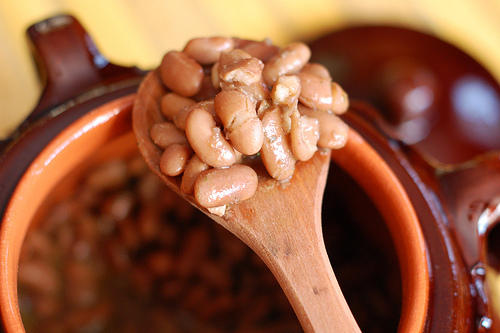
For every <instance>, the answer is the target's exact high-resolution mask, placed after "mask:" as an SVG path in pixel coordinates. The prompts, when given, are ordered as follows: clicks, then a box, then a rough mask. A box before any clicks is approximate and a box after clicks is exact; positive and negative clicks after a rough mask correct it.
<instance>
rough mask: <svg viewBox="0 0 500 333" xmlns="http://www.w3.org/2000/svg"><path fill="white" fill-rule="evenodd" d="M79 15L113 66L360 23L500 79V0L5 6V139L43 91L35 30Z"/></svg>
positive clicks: (89, 0)
mask: <svg viewBox="0 0 500 333" xmlns="http://www.w3.org/2000/svg"><path fill="white" fill-rule="evenodd" d="M60 13H68V14H72V15H74V16H76V17H77V18H78V19H79V20H80V22H81V23H82V24H83V25H84V27H85V28H86V29H87V31H88V32H89V33H90V34H91V36H92V37H93V38H94V41H95V42H96V44H97V46H98V47H99V49H100V51H101V52H102V53H103V54H104V55H105V56H106V57H107V58H108V59H110V60H111V61H112V62H114V63H116V64H120V65H127V66H131V65H136V66H138V67H140V68H142V69H149V68H152V67H154V66H156V65H157V64H158V62H159V61H160V59H161V56H162V55H163V53H164V52H166V51H167V50H170V49H179V48H182V47H183V45H184V43H185V42H186V41H187V40H188V39H190V38H192V37H198V36H211V35H231V36H239V37H246V38H254V39H262V38H264V37H270V38H271V39H272V40H273V41H274V42H275V43H277V44H278V45H283V44H285V43H287V42H289V41H292V40H305V41H307V40H310V39H312V38H316V37H319V36H321V35H322V34H325V33H326V32H328V31H331V30H333V29H336V28H339V27H343V26H346V25H350V24H358V23H384V24H393V25H403V26H407V27H412V28H415V29H418V30H423V31H426V32H429V33H432V34H435V35H437V36H439V37H441V38H443V39H445V40H447V41H449V42H451V43H453V44H455V45H458V46H459V47H461V48H462V49H465V50H466V51H467V52H468V53H469V54H471V55H472V56H474V57H475V58H477V59H478V60H479V61H480V62H482V63H483V64H485V65H486V66H487V67H488V68H489V69H490V70H491V71H492V72H493V74H494V76H496V77H497V78H500V20H499V17H500V0H307V1H299V0H206V1H203V0H0V63H1V65H0V137H2V136H4V135H6V134H7V133H8V132H9V131H11V130H12V129H13V128H14V127H15V126H17V124H18V123H19V122H20V121H21V120H22V119H23V118H24V117H25V116H26V115H27V114H28V113H29V111H30V110H31V109H32V108H33V107H34V105H35V103H36V101H37V99H38V96H39V94H40V91H41V87H40V84H39V83H38V80H37V76H36V73H35V69H34V65H33V63H32V61H31V58H30V54H29V51H28V48H27V44H26V40H25V31H26V29H27V28H28V26H29V25H31V24H33V23H36V22H37V21H40V20H43V19H45V18H47V17H50V16H53V15H56V14H60Z"/></svg>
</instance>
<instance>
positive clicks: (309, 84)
mask: <svg viewBox="0 0 500 333" xmlns="http://www.w3.org/2000/svg"><path fill="white" fill-rule="evenodd" d="M299 77H300V83H301V84H302V91H301V92H300V97H299V99H300V102H301V103H302V104H304V105H305V106H308V107H310V108H312V109H317V110H323V111H327V110H331V109H332V103H333V97H332V80H331V79H325V78H322V77H320V76H317V75H314V74H311V73H307V72H305V73H304V72H302V73H299Z"/></svg>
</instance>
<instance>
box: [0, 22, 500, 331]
mask: <svg viewBox="0 0 500 333" xmlns="http://www.w3.org/2000/svg"><path fill="white" fill-rule="evenodd" d="M29 36H30V39H31V41H32V43H33V46H34V50H35V55H36V57H37V58H38V59H39V64H40V73H41V77H42V78H43V79H44V81H45V83H46V89H45V91H44V93H43V95H42V98H41V100H40V103H39V105H38V106H37V107H36V109H35V110H34V111H33V113H32V114H31V115H30V116H29V117H28V119H27V120H26V121H25V122H24V123H23V124H22V125H21V126H20V128H19V130H18V131H17V132H16V133H15V134H14V135H13V136H12V137H11V138H9V139H8V140H7V141H5V142H3V143H2V148H1V149H2V151H1V153H2V155H1V157H0V188H1V191H0V211H1V212H2V215H1V216H2V222H1V226H0V266H1V270H0V272H1V273H0V285H1V286H2V289H1V290H0V307H1V308H0V313H1V316H2V324H3V328H4V330H5V331H6V332H22V331H23V330H24V328H23V322H22V319H21V314H20V311H19V302H18V298H17V296H18V295H17V268H18V265H19V256H20V251H21V246H22V243H23V241H24V238H25V236H26V233H27V230H28V229H29V227H30V224H31V222H32V221H33V219H34V217H35V215H36V214H37V212H38V211H39V210H40V208H41V206H42V205H43V203H44V202H45V200H46V198H47V196H51V195H53V189H54V188H56V187H57V185H58V184H59V183H60V181H61V180H63V179H65V177H66V176H67V175H70V174H71V173H72V172H73V171H74V170H76V169H78V168H79V166H80V165H81V164H82V163H83V162H85V161H88V160H90V159H91V158H92V157H93V156H96V155H99V152H101V154H102V152H103V151H105V152H106V154H108V152H109V151H110V150H112V151H113V152H112V153H110V154H112V155H116V156H125V155H128V154H134V153H135V152H136V149H137V148H136V147H135V141H134V136H133V133H132V126H131V108H132V105H133V101H134V97H135V95H134V94H135V91H136V89H137V87H138V85H139V83H140V82H141V80H142V79H143V75H144V73H143V72H142V71H140V70H137V69H135V68H124V67H120V66H116V65H113V64H110V63H108V62H107V61H106V59H104V58H103V57H102V55H100V54H99V52H97V51H96V48H95V46H94V45H92V44H89V42H88V41H89V40H90V39H89V38H88V35H87V34H86V33H85V31H84V30H83V28H82V27H81V26H80V25H79V24H78V22H77V21H76V20H75V19H74V18H72V17H70V16H59V17H55V18H51V19H49V20H47V21H44V22H41V23H38V24H36V25H34V26H33V27H31V28H30V29H29ZM68 40H71V41H73V42H72V43H68V42H67V41H68ZM74 41H78V43H76V42H74ZM312 45H313V48H314V45H318V44H312ZM54 52H56V54H57V55H58V57H54ZM327 52H328V50H327ZM61 57H62V59H63V60H64V61H59V59H61ZM345 120H346V122H348V123H349V125H350V126H351V128H352V129H353V133H354V135H353V136H352V138H351V139H352V140H350V141H349V145H348V146H347V147H346V149H344V150H340V151H338V152H336V153H335V154H333V155H334V157H333V160H332V166H331V173H330V176H329V177H330V178H332V179H333V180H332V181H331V182H329V183H328V184H327V190H326V195H325V201H324V203H323V206H324V207H325V208H324V214H325V217H326V218H324V219H323V220H324V234H325V239H326V240H327V247H328V243H331V244H333V245H331V252H330V250H329V254H333V253H334V252H333V251H334V250H333V248H334V247H335V243H337V244H340V243H341V242H340V241H339V239H338V238H335V230H337V228H338V226H337V224H336V223H335V222H331V221H330V219H329V218H328V217H329V216H330V215H329V214H332V215H335V214H338V213H339V211H340V212H341V213H342V214H343V215H342V214H341V215H342V216H343V217H344V218H345V219H346V220H349V221H354V222H356V223H354V224H356V225H357V226H358V231H356V232H357V233H359V234H362V235H364V236H363V237H361V238H358V239H361V241H362V242H365V241H366V242H372V243H373V244H377V245H378V248H379V249H382V250H381V253H385V254H386V255H387V258H389V259H388V260H387V264H388V265H387V266H384V267H382V266H380V269H381V270H395V271H396V272H397V273H396V279H395V280H394V281H396V282H395V283H394V284H391V288H392V289H394V290H393V292H392V294H396V295H397V298H398V299H399V302H398V309H397V313H395V314H394V316H395V317H396V319H395V322H396V323H395V324H394V325H393V326H392V327H393V328H394V330H395V329H396V328H397V327H399V330H400V331H401V332H415V331H422V332H455V331H460V332H472V331H481V330H482V331H485V330H487V326H488V325H489V326H490V327H491V330H493V329H494V327H495V323H496V317H495V316H494V311H493V309H492V306H491V303H490V300H491V299H492V298H491V297H490V296H491V291H490V290H489V289H487V288H484V287H485V286H486V284H485V283H484V281H485V280H484V277H485V275H484V272H485V269H487V267H486V263H487V262H490V263H491V262H492V260H493V259H492V260H490V261H488V260H486V257H485V256H487V255H488V253H489V254H490V256H491V257H492V258H495V257H494V255H493V254H494V253H495V252H494V246H492V245H489V246H488V244H491V243H492V242H491V241H488V239H487V238H488V236H487V235H490V234H492V235H493V234H494V233H493V232H491V230H493V228H494V224H495V222H496V219H498V210H495V209H496V206H495V204H497V205H498V201H494V200H493V199H495V198H497V197H495V196H498V191H495V190H496V189H497V188H498V186H492V184H498V183H499V177H498V174H499V173H498V169H499V167H498V162H497V160H498V156H497V155H494V156H493V157H489V158H482V159H480V160H478V161H476V162H470V163H468V164H464V165H460V167H456V168H448V169H445V168H441V169H437V168H436V167H435V166H434V165H431V164H430V163H428V161H427V160H425V159H424V158H422V157H421V155H420V154H419V153H417V152H416V151H415V150H414V149H413V148H412V147H411V146H408V145H406V144H404V143H402V142H401V141H400V140H398V139H397V138H395V137H393V136H392V132H391V134H389V133H388V131H386V130H384V126H385V124H387V123H388V121H387V120H385V119H383V118H382V117H381V116H380V113H378V112H377V111H375V109H373V108H372V107H370V106H368V105H367V104H365V103H361V102H353V105H352V107H351V110H350V111H349V112H348V113H347V115H346V116H345ZM381 124H382V125H381ZM96 163H99V161H96ZM485 172H486V173H487V177H488V179H489V180H490V181H489V182H484V181H482V178H483V175H484V174H485ZM337 175H340V176H337ZM335 179H337V180H335ZM338 179H340V180H338ZM329 189H330V190H329ZM342 189H345V192H344V191H343V190H342ZM470 193H474V194H477V195H475V196H472V195H471V194H470ZM471 198H473V199H474V200H473V201H471ZM339 203H340V204H339ZM472 204H474V205H472ZM334 206H335V207H338V206H342V207H341V208H339V209H340V210H338V209H337V210H336V209H333V208H331V207H334ZM344 206H345V207H344ZM346 207H351V209H350V210H349V209H347V208H346ZM360 207H361V208H363V209H361V208H360ZM495 214H497V215H495ZM463 219H466V220H465V222H460V221H463ZM332 220H334V219H333V218H332ZM476 220H480V221H481V222H482V224H481V225H480V228H478V227H477V226H478V224H477V223H473V222H475V221H476ZM471 221H472V222H471ZM349 230H351V229H349ZM353 230H354V229H353ZM360 230H361V231H360ZM471 230H472V231H471ZM349 232H353V233H354V231H349ZM466 236H470V237H469V238H467V239H466ZM476 236H477V237H476ZM470 239H471V240H470ZM328 240H330V241H328ZM340 251H342V249H341V250H340ZM347 251H350V250H346V252H347ZM331 262H332V265H333V268H334V271H335V272H336V274H337V275H338V278H339V281H340V283H341V286H345V288H346V291H345V294H346V295H347V289H348V288H349V282H350V281H352V280H355V279H353V275H349V274H345V275H344V276H345V277H344V278H342V274H343V273H342V272H341V269H340V268H341V267H342V264H343V263H341V262H336V261H335V257H334V256H333V255H332V258H331ZM344 265H345V263H344ZM355 266H356V265H355ZM351 267H352V265H351ZM360 267H361V265H360ZM337 268H339V271H337V270H336V269H337ZM350 272H352V270H351V271H350ZM350 274H352V273H350ZM354 274H355V275H356V274H357V275H362V274H364V273H363V270H360V271H359V272H358V273H354ZM343 279H344V282H343ZM343 283H344V284H343ZM351 289H352V286H351ZM383 297H386V296H382V298H383ZM346 298H348V302H350V305H351V308H352V310H353V312H354V313H355V315H356V310H355V309H356V299H352V300H350V299H349V297H347V296H346ZM358 302H359V300H358ZM394 316H393V317H394ZM359 318H360V321H362V318H361V317H359ZM366 331H369V329H368V328H367V330H366Z"/></svg>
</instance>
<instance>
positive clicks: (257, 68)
mask: <svg viewBox="0 0 500 333" xmlns="http://www.w3.org/2000/svg"><path fill="white" fill-rule="evenodd" d="M263 69H264V63H263V62H262V61H260V60H259V59H257V58H245V59H239V60H236V61H233V62H231V63H229V64H227V65H224V66H222V67H221V68H220V73H219V77H220V79H221V80H223V81H224V82H227V83H233V84H238V83H239V84H242V85H245V86H250V85H252V84H255V83H258V82H259V81H260V79H261V77H262V70H263Z"/></svg>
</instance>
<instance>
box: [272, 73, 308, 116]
mask: <svg viewBox="0 0 500 333" xmlns="http://www.w3.org/2000/svg"><path fill="white" fill-rule="evenodd" d="M301 90H302V87H301V81H300V79H299V77H298V76H297V75H281V76H280V77H278V79H277V80H276V83H275V84H274V86H273V90H272V91H271V99H272V100H273V103H275V104H277V105H279V106H280V107H281V109H282V110H283V111H284V112H285V114H287V115H288V116H289V115H290V114H291V112H292V111H293V110H295V109H296V108H297V103H298V101H299V95H300V94H301Z"/></svg>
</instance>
